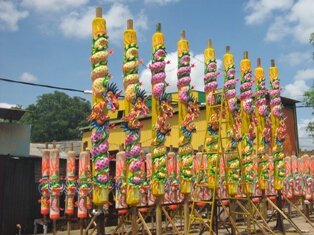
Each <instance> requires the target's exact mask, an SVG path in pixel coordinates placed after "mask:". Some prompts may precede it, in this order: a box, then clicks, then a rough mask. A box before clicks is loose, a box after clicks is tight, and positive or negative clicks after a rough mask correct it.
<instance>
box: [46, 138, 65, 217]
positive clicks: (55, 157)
mask: <svg viewBox="0 0 314 235" xmlns="http://www.w3.org/2000/svg"><path fill="white" fill-rule="evenodd" d="M49 181H50V184H49V188H50V219H52V220H56V219H59V218H60V195H61V193H62V192H61V191H62V186H61V183H60V157H59V150H58V149H56V145H55V143H54V144H53V149H52V150H51V151H50V158H49Z"/></svg>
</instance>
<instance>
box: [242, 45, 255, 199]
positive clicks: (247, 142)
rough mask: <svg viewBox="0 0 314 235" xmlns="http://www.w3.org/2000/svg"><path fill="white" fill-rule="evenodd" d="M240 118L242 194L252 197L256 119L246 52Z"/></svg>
mask: <svg viewBox="0 0 314 235" xmlns="http://www.w3.org/2000/svg"><path fill="white" fill-rule="evenodd" d="M240 76H241V86H240V101H241V106H240V117H241V136H242V138H241V150H240V153H241V168H242V169H241V173H242V183H243V188H242V192H243V193H244V194H245V195H252V194H253V191H254V179H255V178H256V176H257V175H256V174H255V171H254V169H253V158H254V154H255V153H254V140H255V137H256V133H255V129H254V128H255V125H254V124H255V117H254V113H253V106H252V105H253V104H252V103H253V100H252V94H253V92H252V84H253V82H252V72H251V61H250V60H249V58H248V52H247V51H245V52H244V54H243V59H242V60H241V63H240Z"/></svg>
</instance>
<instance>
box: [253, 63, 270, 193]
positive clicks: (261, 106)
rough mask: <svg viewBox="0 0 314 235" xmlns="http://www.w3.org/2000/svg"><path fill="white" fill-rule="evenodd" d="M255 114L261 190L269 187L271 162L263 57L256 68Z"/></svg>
mask: <svg viewBox="0 0 314 235" xmlns="http://www.w3.org/2000/svg"><path fill="white" fill-rule="evenodd" d="M255 82H256V86H255V87H256V91H255V107H256V109H255V116H256V119H257V125H256V130H257V142H256V145H257V157H258V185H259V188H260V189H261V190H266V189H267V188H268V181H269V163H268V155H267V153H268V150H269V145H270V140H271V133H270V126H269V111H268V106H267V101H266V95H267V89H266V87H265V76H264V69H263V68H262V67H261V59H260V58H258V59H257V68H255Z"/></svg>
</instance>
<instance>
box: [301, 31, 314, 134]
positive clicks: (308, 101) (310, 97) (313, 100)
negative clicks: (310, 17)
mask: <svg viewBox="0 0 314 235" xmlns="http://www.w3.org/2000/svg"><path fill="white" fill-rule="evenodd" d="M310 44H312V46H314V32H313V33H311V35H310ZM313 60H314V52H313ZM303 102H304V104H305V105H308V106H312V107H313V108H314V86H312V87H311V89H310V90H308V91H306V92H304V100H303ZM312 114H313V115H314V112H313V113H312ZM306 130H307V131H308V132H309V133H310V135H311V136H312V137H314V122H309V124H308V125H307V128H306Z"/></svg>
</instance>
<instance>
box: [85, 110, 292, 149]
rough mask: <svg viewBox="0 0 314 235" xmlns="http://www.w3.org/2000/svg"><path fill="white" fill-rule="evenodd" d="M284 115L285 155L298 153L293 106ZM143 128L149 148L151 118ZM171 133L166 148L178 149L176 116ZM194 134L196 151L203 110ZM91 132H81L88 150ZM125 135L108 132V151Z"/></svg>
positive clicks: (202, 130) (143, 140)
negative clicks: (285, 126)
mask: <svg viewBox="0 0 314 235" xmlns="http://www.w3.org/2000/svg"><path fill="white" fill-rule="evenodd" d="M284 114H285V115H286V117H287V118H286V125H287V136H286V141H285V153H286V154H289V155H290V154H291V153H298V136H297V127H296V125H297V124H296V123H297V122H296V114H295V105H294V104H293V105H291V104H289V105H286V106H285V108H284ZM142 122H143V124H144V127H143V129H142V132H141V143H142V147H147V148H149V147H150V146H151V141H152V123H151V118H146V119H144V120H142ZM170 123H171V126H172V131H171V135H170V136H169V137H168V138H167V141H166V146H167V147H169V146H170V145H172V146H173V147H174V148H177V147H178V142H179V126H178V115H177V114H175V115H174V117H173V118H172V119H171V120H170ZM195 125H196V129H197V131H196V133H194V134H193V138H192V145H193V148H194V149H195V150H197V149H198V147H199V146H200V145H203V144H204V139H205V133H206V120H205V109H204V108H203V109H202V110H201V113H200V116H199V118H198V119H197V120H196V122H195ZM90 135H91V131H85V132H83V139H82V141H83V143H84V142H86V143H88V145H87V146H88V148H89V149H91V143H90ZM124 138H125V133H124V132H123V130H122V129H121V128H120V125H119V124H117V126H116V127H115V128H114V129H112V130H111V131H110V137H109V143H110V148H109V151H117V150H119V146H120V145H121V144H123V143H124Z"/></svg>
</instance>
